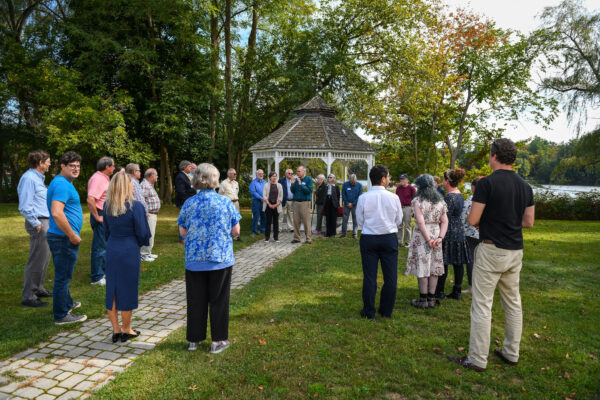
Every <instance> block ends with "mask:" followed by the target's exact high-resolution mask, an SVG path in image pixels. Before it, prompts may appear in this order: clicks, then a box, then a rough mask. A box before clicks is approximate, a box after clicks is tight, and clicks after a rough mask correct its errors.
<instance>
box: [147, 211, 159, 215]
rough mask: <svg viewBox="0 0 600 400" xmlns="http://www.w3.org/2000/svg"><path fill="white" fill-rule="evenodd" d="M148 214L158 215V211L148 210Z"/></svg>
mask: <svg viewBox="0 0 600 400" xmlns="http://www.w3.org/2000/svg"><path fill="white" fill-rule="evenodd" d="M148 214H154V215H158V211H148Z"/></svg>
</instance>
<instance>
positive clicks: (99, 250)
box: [90, 210, 106, 282]
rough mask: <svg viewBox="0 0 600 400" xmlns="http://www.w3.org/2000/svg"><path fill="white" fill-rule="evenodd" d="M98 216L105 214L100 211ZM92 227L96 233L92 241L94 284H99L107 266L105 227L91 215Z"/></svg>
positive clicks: (92, 277) (92, 276)
mask: <svg viewBox="0 0 600 400" xmlns="http://www.w3.org/2000/svg"><path fill="white" fill-rule="evenodd" d="M98 215H100V216H103V215H104V212H102V210H98ZM90 225H91V226H92V231H94V238H93V239H92V254H91V263H92V274H91V279H92V282H97V281H99V280H100V279H102V277H104V265H105V264H106V236H105V233H104V225H103V224H100V223H98V221H96V218H94V217H93V216H92V215H90Z"/></svg>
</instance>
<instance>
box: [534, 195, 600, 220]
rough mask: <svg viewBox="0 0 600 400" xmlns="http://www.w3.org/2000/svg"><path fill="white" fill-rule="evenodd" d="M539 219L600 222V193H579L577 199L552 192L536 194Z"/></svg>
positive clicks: (536, 209) (536, 211)
mask: <svg viewBox="0 0 600 400" xmlns="http://www.w3.org/2000/svg"><path fill="white" fill-rule="evenodd" d="M535 217H536V218H537V219H563V220H600V192H597V191H593V192H588V193H579V194H578V195H577V196H576V197H571V196H569V195H568V194H564V193H562V194H556V193H553V192H551V191H548V190H547V191H541V192H536V193H535Z"/></svg>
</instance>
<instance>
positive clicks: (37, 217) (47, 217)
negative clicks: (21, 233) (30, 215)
mask: <svg viewBox="0 0 600 400" xmlns="http://www.w3.org/2000/svg"><path fill="white" fill-rule="evenodd" d="M37 219H50V218H49V217H37Z"/></svg>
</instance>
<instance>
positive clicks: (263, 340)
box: [258, 339, 267, 345]
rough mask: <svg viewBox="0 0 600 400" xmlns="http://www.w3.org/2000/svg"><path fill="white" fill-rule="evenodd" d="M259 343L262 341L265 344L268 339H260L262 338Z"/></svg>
mask: <svg viewBox="0 0 600 400" xmlns="http://www.w3.org/2000/svg"><path fill="white" fill-rule="evenodd" d="M258 343H260V344H262V345H265V344H267V339H260V340H259V341H258Z"/></svg>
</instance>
